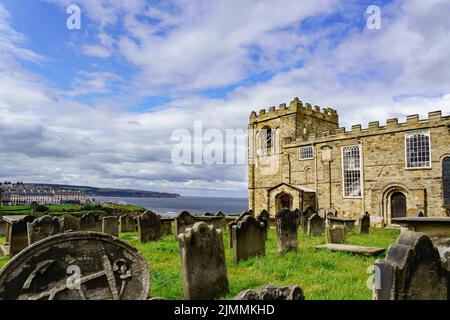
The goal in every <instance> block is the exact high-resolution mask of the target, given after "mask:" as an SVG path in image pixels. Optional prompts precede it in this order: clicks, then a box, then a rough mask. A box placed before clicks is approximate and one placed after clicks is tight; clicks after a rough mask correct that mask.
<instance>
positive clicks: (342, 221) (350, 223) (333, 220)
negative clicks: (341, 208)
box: [327, 217, 370, 232]
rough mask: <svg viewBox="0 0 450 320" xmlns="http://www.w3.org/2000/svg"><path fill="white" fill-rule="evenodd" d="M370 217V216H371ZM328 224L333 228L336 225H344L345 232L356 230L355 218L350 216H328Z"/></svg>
mask: <svg viewBox="0 0 450 320" xmlns="http://www.w3.org/2000/svg"><path fill="white" fill-rule="evenodd" d="M369 219H370V217H369ZM327 222H328V225H329V226H330V227H331V228H333V227H334V226H338V225H339V226H344V228H345V232H352V231H354V230H355V222H356V220H355V219H350V218H343V217H341V218H338V217H328V218H327Z"/></svg>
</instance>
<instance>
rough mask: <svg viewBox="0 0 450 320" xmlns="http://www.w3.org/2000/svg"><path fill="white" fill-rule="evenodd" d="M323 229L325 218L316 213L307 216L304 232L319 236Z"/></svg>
mask: <svg viewBox="0 0 450 320" xmlns="http://www.w3.org/2000/svg"><path fill="white" fill-rule="evenodd" d="M324 230H325V219H322V218H321V217H320V216H319V214H318V213H315V214H313V215H312V216H311V217H309V218H308V226H307V231H306V234H307V235H308V236H309V237H311V236H320V235H321V234H322V233H323V232H324Z"/></svg>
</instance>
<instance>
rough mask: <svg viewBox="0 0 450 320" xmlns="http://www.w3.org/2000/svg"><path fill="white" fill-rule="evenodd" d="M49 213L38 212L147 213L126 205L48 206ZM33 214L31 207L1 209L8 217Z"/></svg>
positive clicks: (80, 213) (59, 213)
mask: <svg viewBox="0 0 450 320" xmlns="http://www.w3.org/2000/svg"><path fill="white" fill-rule="evenodd" d="M46 207H47V208H48V211H45V212H38V213H37V214H38V215H40V216H42V215H63V214H64V213H70V214H72V215H74V216H78V217H80V216H82V215H83V214H85V213H86V212H88V211H93V210H121V211H145V209H144V208H142V207H138V206H133V205H124V204H111V205H109V204H108V205H105V204H103V205H78V204H61V205H47V206H46ZM27 214H31V206H3V207H0V216H6V215H27Z"/></svg>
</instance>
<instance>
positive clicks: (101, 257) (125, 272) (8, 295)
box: [0, 232, 150, 300]
mask: <svg viewBox="0 0 450 320" xmlns="http://www.w3.org/2000/svg"><path fill="white" fill-rule="evenodd" d="M77 275H78V276H79V281H76V280H77V277H75V276H77ZM149 289H150V277H149V270H148V267H147V262H146V260H145V259H144V257H143V256H142V254H141V253H140V252H139V251H138V250H137V249H135V248H134V247H132V246H131V245H130V244H128V243H127V242H125V241H122V240H119V239H118V238H115V237H112V236H110V235H107V234H104V233H94V232H68V233H62V234H58V235H55V236H52V237H48V238H46V239H44V240H42V241H40V242H38V243H35V244H34V245H33V246H30V247H28V248H27V249H25V250H23V251H22V252H20V253H19V254H18V255H16V256H15V257H14V258H13V259H11V260H10V261H9V262H8V264H7V265H6V266H5V267H4V268H3V269H2V270H1V271H0V300H145V299H147V297H148V293H149Z"/></svg>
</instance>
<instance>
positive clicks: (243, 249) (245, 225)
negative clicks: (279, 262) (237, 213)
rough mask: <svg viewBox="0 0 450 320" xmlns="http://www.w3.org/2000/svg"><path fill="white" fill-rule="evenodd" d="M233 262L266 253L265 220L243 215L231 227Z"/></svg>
mask: <svg viewBox="0 0 450 320" xmlns="http://www.w3.org/2000/svg"><path fill="white" fill-rule="evenodd" d="M232 234H233V237H232V238H233V262H234V263H235V264H237V263H238V262H239V261H240V260H245V259H248V258H251V257H254V256H260V255H265V254H266V222H262V221H259V220H256V219H255V217H253V216H250V215H249V216H245V217H243V218H242V220H239V221H238V222H237V223H236V224H235V225H233V227H232Z"/></svg>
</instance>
